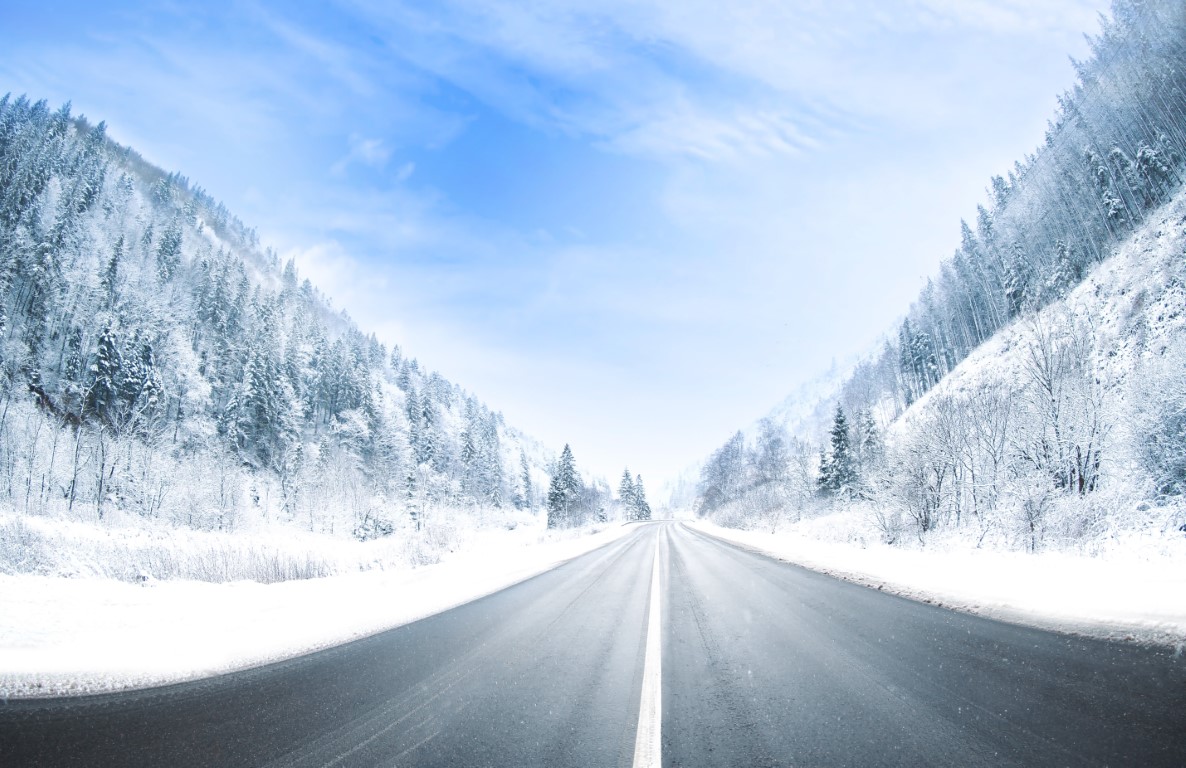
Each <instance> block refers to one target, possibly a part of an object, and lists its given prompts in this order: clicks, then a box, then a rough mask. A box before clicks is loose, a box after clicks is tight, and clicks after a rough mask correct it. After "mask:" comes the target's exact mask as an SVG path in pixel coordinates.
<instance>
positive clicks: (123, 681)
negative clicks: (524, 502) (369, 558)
mask: <svg viewBox="0 0 1186 768" xmlns="http://www.w3.org/2000/svg"><path fill="white" fill-rule="evenodd" d="M631 530H633V526H625V525H610V526H608V527H606V528H605V529H604V530H601V531H597V532H594V533H589V532H588V531H582V532H580V533H581V534H584V535H580V534H578V532H575V531H574V532H564V533H558V532H543V531H541V530H540V529H539V528H529V527H526V526H521V527H519V528H517V529H516V530H514V531H506V530H502V531H499V530H488V531H485V532H482V533H480V534H478V535H476V536H475V537H474V539H473V540H472V541H471V542H469V544H468V546H466V547H465V548H464V549H463V550H460V551H458V552H456V553H454V554H453V555H451V556H449V557H448V558H446V559H445V560H444V561H443V562H441V563H438V564H435V565H427V566H422V567H419V568H407V569H401V570H396V571H380V570H372V571H365V572H360V573H354V574H349V575H338V576H329V577H326V578H319V579H305V580H298V581H284V582H280V583H276V584H260V583H257V582H246V581H243V582H232V583H223V584H212V583H205V582H197V581H148V582H145V583H144V584H129V583H125V582H121V581H115V580H113V579H104V578H93V577H92V578H61V577H52V576H32V575H17V576H0V697H3V698H9V697H40V696H64V695H76V694H89V693H103V692H111V691H117V690H127V689H132V688H145V687H150V686H155V685H163V684H167V683H175V682H181V681H184V680H193V679H197V678H201V677H208V676H211V675H217V674H222V673H225V672H231V671H234V670H240V669H246V668H249V667H254V666H258V665H261V664H266V663H269V662H273V661H279V660H282V659H287V658H291V657H294V656H299V655H301V654H303V653H307V652H310V651H314V650H318V649H321V648H328V647H331V646H334V645H338V644H341V643H344V642H348V641H350V640H354V639H357V638H360V637H364V636H367V635H371V634H374V633H376V632H380V631H382V630H385V629H390V628H392V627H397V626H400V625H403V624H407V623H409V622H412V621H415V620H417V619H421V618H424V617H426V616H430V615H432V614H435V613H440V612H441V611H444V610H447V609H449V608H452V607H454V606H457V605H460V604H462V603H466V602H469V601H471V600H475V599H477V598H479V597H482V596H485V595H488V594H491V593H493V592H497V591H498V590H500V589H504V588H506V587H509V586H511V585H513V584H516V583H518V582H521V581H523V580H525V579H528V578H530V577H532V576H535V575H537V574H540V573H543V572H544V571H547V570H550V569H552V568H554V567H556V566H558V565H560V564H562V563H564V562H566V561H568V560H571V559H572V558H574V557H577V556H579V555H582V554H584V553H586V552H589V551H591V550H593V549H595V548H597V547H600V546H602V545H605V544H608V543H609V542H611V541H613V540H615V539H617V538H619V537H621V536H623V535H626V534H627V533H629V532H630V531H631Z"/></svg>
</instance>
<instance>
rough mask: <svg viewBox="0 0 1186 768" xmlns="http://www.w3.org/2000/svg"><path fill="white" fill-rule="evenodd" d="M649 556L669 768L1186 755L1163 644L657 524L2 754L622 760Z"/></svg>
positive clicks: (9, 721)
mask: <svg viewBox="0 0 1186 768" xmlns="http://www.w3.org/2000/svg"><path fill="white" fill-rule="evenodd" d="M656 557H657V558H658V564H659V567H658V577H659V584H660V588H659V593H658V596H659V599H660V600H661V603H660V605H661V609H662V610H661V611H660V612H658V615H659V616H661V620H660V621H659V627H660V632H661V635H660V637H659V640H660V641H661V642H660V643H659V649H660V650H659V655H660V657H661V661H660V672H659V674H658V675H654V676H653V677H654V678H655V682H657V685H658V689H657V691H658V695H659V699H658V701H657V702H652V705H653V706H655V707H656V711H657V712H661V728H660V731H661V738H660V740H659V744H658V748H657V751H656V756H658V757H659V760H660V761H661V763H662V764H663V765H667V766H718V765H719V766H733V765H746V766H784V765H785V766H833V765H834V766H845V765H849V766H918V765H966V766H973V765H994V766H996V765H1071V766H1080V765H1084V766H1091V765H1101V766H1103V765H1141V766H1183V765H1186V660H1183V659H1181V658H1179V657H1175V656H1174V654H1173V653H1172V652H1170V651H1166V650H1162V649H1152V648H1143V647H1138V646H1134V645H1124V644H1117V643H1110V642H1103V641H1095V640H1087V639H1081V638H1075V637H1069V636H1064V635H1058V634H1052V633H1049V632H1043V631H1039V630H1035V629H1028V628H1024V627H1018V626H1013V625H1009V624H1003V623H1000V622H995V621H991V620H987V619H983V618H979V617H975V616H969V615H966V614H960V613H955V612H952V611H948V610H946V609H942V608H937V607H934V606H930V605H925V604H922V603H917V602H913V601H909V600H905V599H902V598H898V597H894V596H891V595H887V594H884V593H882V592H879V591H876V590H871V589H867V588H865V587H860V586H857V585H853V584H850V583H847V582H843V581H840V580H837V579H834V578H831V577H828V576H823V575H821V574H818V573H814V572H812V571H808V570H805V569H802V568H799V567H796V566H792V565H788V564H785V563H781V562H777V561H775V560H771V559H769V558H766V557H763V556H761V555H758V554H754V553H752V552H749V551H747V550H745V549H743V548H740V547H736V546H734V545H731V544H727V543H725V542H722V541H720V540H718V539H715V538H713V537H711V536H707V535H705V534H703V533H700V532H697V531H694V530H691V529H689V528H687V527H685V526H683V525H680V524H678V523H668V522H656V523H652V524H649V525H643V526H639V528H638V530H637V531H635V532H633V533H631V534H629V535H628V536H626V537H624V538H623V539H621V540H619V541H617V542H614V543H612V544H609V545H607V546H605V547H602V548H601V549H598V550H596V551H594V552H591V553H589V554H587V555H584V556H582V557H580V558H577V559H575V560H573V561H571V562H569V563H567V564H565V565H563V566H561V567H559V568H557V569H555V570H552V571H549V572H548V573H545V574H542V575H540V576H537V577H535V578H533V579H529V580H528V581H525V582H523V583H521V584H518V585H516V586H514V587H511V588H509V589H506V590H503V591H501V592H498V593H496V594H494V595H490V596H489V597H486V598H483V599H481V600H477V601H474V602H472V603H469V604H467V605H463V606H460V607H458V608H454V609H452V610H450V611H446V612H444V613H441V614H438V615H437V616H433V617H430V618H427V619H423V620H421V621H418V622H415V623H412V624H409V625H406V626H403V627H399V628H396V629H393V630H390V631H387V632H383V633H380V634H378V635H375V636H373V637H370V638H367V639H364V640H359V641H355V642H352V643H348V644H346V645H342V646H339V647H337V648H333V649H329V650H325V651H321V652H318V653H314V654H310V655H308V656H303V657H300V658H297V659H292V660H290V661H287V662H283V663H280V664H273V665H269V666H266V667H261V668H258V669H254V670H249V671H246V672H240V673H235V674H230V675H224V676H221V677H216V678H211V679H208V680H203V681H198V682H193V683H184V684H180V685H173V686H168V687H164V688H158V689H152V690H148V691H140V692H134V693H127V694H116V695H105V696H92V697H83V698H76V699H53V700H44V701H19V700H14V701H10V702H6V703H4V704H0V766H6V767H7V766H26V765H28V766H74V765H78V766H96V765H169V766H188V765H195V766H196V765H203V766H205V765H218V766H240V765H242V766H276V767H280V766H370V765H384V766H391V765H409V766H512V765H514V766H532V765H538V766H550V767H558V766H615V765H618V766H631V765H633V762H634V760H635V759H636V747H637V746H638V745H637V743H636V742H637V736H638V733H637V732H638V729H639V723H640V722H643V723H645V722H646V717H645V711H644V712H643V713H642V715H643V716H642V717H641V718H640V700H641V701H642V702H644V704H645V702H646V701H647V699H646V697H645V696H642V688H643V681H644V666H645V664H644V662H645V661H646V660H647V636H648V632H649V630H648V625H649V621H648V619H649V617H650V616H651V603H650V601H651V599H652V594H651V584H652V580H653V578H654V576H655V569H654V567H653V566H654V564H655V558H656ZM392 598H393V599H398V598H397V596H394V595H393V596H392ZM310 620H311V621H316V620H317V617H315V616H311V617H310ZM653 654H654V652H652V658H653ZM652 705H647V706H652Z"/></svg>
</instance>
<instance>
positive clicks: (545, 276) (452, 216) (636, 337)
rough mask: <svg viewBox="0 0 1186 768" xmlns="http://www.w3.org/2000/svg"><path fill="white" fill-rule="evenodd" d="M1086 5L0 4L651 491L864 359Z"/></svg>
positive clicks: (45, 56)
mask: <svg viewBox="0 0 1186 768" xmlns="http://www.w3.org/2000/svg"><path fill="white" fill-rule="evenodd" d="M1106 6H1107V3H1106V2H1105V1H1104V0H1048V1H1045V2H1043V1H1035V2H1026V1H1023V0H996V1H995V2H989V1H988V0H963V1H962V2H959V3H952V2H945V1H944V0H881V1H877V2H874V1H873V0H868V1H867V2H856V1H855V0H834V1H833V2H820V1H816V0H810V1H804V2H790V1H789V0H780V1H774V0H734V1H733V2H730V3H719V2H701V1H700V0H683V1H682V2H670V1H669V2H659V1H657V0H636V1H635V2H624V1H623V0H597V1H594V0H571V1H569V2H530V1H529V0H518V1H513V0H507V1H505V2H504V0H471V1H469V2H459V3H454V2H441V3H427V2H398V1H396V2H392V1H389V0H384V1H382V2H381V1H380V0H340V1H338V2H324V3H289V2H274V3H269V2H248V1H244V2H225V3H217V2H211V3H202V4H197V3H194V4H187V3H180V2H172V3H170V2H158V3H122V4H121V3H116V2H112V3H89V2H79V3H70V2H61V3H58V2H52V3H47V2H38V3H31V2H23V0H8V2H6V3H5V4H4V6H3V8H0V92H5V91H11V92H14V93H27V94H28V95H29V96H30V97H32V98H46V99H48V100H50V101H51V102H52V103H54V104H55V105H56V104H58V103H61V102H64V101H67V100H69V101H71V102H72V103H73V105H74V108H75V111H76V112H80V113H84V114H86V115H87V116H88V117H90V118H92V119H94V120H105V121H106V122H107V124H108V127H109V132H110V134H111V135H112V136H113V137H114V138H116V139H117V140H119V141H121V142H123V143H126V144H130V145H131V146H133V147H134V148H136V149H137V150H138V151H140V152H141V154H143V155H144V156H145V158H147V159H148V160H150V161H152V162H154V163H156V164H158V165H160V166H162V167H164V168H166V169H168V170H177V171H180V172H181V173H183V174H184V175H186V176H188V177H189V178H190V179H191V180H192V181H193V182H194V183H196V184H199V185H201V186H202V187H204V188H205V189H207V190H208V191H209V192H210V193H211V194H213V195H214V196H215V197H216V198H218V199H220V200H222V201H223V202H225V203H226V204H227V206H228V207H229V208H230V209H231V210H232V211H234V212H235V213H236V214H237V215H238V216H239V217H240V218H241V219H243V220H244V221H245V222H247V223H248V224H251V225H255V226H256V227H257V228H258V230H259V232H260V235H261V237H262V239H263V241H264V242H265V243H267V244H270V245H272V246H273V247H275V248H276V249H277V250H278V251H280V252H281V253H282V254H284V255H286V256H292V257H294V258H295V259H296V260H297V262H298V264H299V265H300V267H301V269H302V273H303V274H305V275H306V276H308V277H310V278H311V279H312V280H313V281H314V282H315V283H317V284H318V285H319V286H320V287H322V288H323V290H324V291H325V292H326V293H328V294H329V295H330V296H331V297H333V299H334V301H335V304H336V306H338V307H342V308H345V309H347V310H348V311H349V312H350V313H351V314H352V315H353V316H354V317H355V319H356V320H358V321H359V323H360V324H361V325H362V326H363V327H364V328H365V329H368V330H372V331H375V332H376V333H377V334H378V335H379V336H380V338H383V339H384V340H386V341H389V342H398V343H400V344H401V345H403V346H404V347H405V349H407V350H408V351H409V352H410V353H411V354H413V355H415V356H417V357H419V358H420V359H421V361H422V362H423V363H424V364H425V365H427V366H428V367H429V368H430V369H437V370H440V371H441V372H442V373H443V374H445V375H446V376H448V377H449V378H451V379H453V380H455V381H457V382H459V383H460V384H462V385H463V386H465V387H467V388H468V389H470V390H472V391H474V392H476V393H477V394H478V395H479V396H481V397H482V398H483V399H484V400H486V401H487V403H488V404H490V405H491V406H492V407H494V408H496V409H500V410H502V411H503V412H504V413H505V414H506V416H507V418H508V420H509V421H510V422H511V423H513V424H515V425H517V426H519V427H521V428H523V429H525V430H526V431H528V432H530V433H532V434H534V435H536V436H537V437H539V438H540V439H542V440H544V441H545V442H547V443H548V444H550V445H552V446H554V447H556V448H559V447H560V445H562V444H563V443H565V442H570V443H571V444H572V446H573V450H574V452H575V454H576V457H577V460H578V463H579V464H580V465H582V467H583V468H585V469H586V470H587V471H588V470H591V471H592V472H594V473H601V474H604V475H606V476H607V477H610V478H613V477H616V476H617V475H618V474H619V473H620V471H621V467H622V466H623V465H624V464H629V465H630V467H631V469H632V470H634V471H637V472H641V473H642V474H643V475H644V477H645V478H647V479H648V484H649V485H651V486H652V487H655V486H656V485H657V484H658V482H659V481H660V480H661V479H663V478H664V477H669V476H671V475H672V474H674V473H675V472H678V471H679V470H680V469H682V468H683V467H685V466H687V465H688V464H689V463H691V462H694V461H696V460H698V459H700V458H702V457H703V456H704V455H705V454H707V453H708V452H710V451H711V450H713V449H714V448H715V447H716V446H717V445H719V444H720V443H721V442H723V441H724V440H725V439H726V438H727V437H728V435H729V434H731V432H732V431H733V430H735V429H736V428H738V427H741V426H745V425H746V424H748V423H749V422H751V421H753V420H754V419H756V418H757V417H759V416H761V415H762V414H763V413H765V412H766V411H767V410H769V409H770V408H771V407H772V406H773V405H774V404H775V403H777V402H778V401H779V400H781V399H782V398H783V397H784V396H785V395H786V394H787V393H789V392H791V391H792V390H794V389H796V388H797V387H798V385H799V384H800V383H802V382H803V381H805V380H808V379H811V378H814V377H815V376H816V375H818V374H820V373H822V372H823V371H824V370H826V369H827V368H828V367H829V366H830V365H832V364H833V361H846V360H850V359H851V358H852V357H853V356H854V355H857V354H860V353H862V352H865V351H867V350H869V349H870V348H872V347H873V345H875V344H876V343H877V340H878V339H879V338H880V337H881V336H882V335H883V334H884V333H885V332H886V331H888V330H890V328H891V326H892V325H893V323H894V322H895V321H896V320H897V319H898V318H899V317H900V316H901V315H902V314H903V313H904V312H905V310H906V308H907V306H908V304H909V302H910V301H911V300H912V299H913V298H914V296H915V295H916V294H917V291H918V289H919V288H920V287H921V285H922V283H923V281H924V280H925V278H926V276H928V275H930V274H933V273H934V272H935V270H936V268H937V266H938V263H939V260H940V259H941V258H944V257H946V256H948V255H949V254H950V253H951V252H952V250H953V249H954V248H955V246H956V244H957V243H958V236H959V226H958V225H959V219H960V218H961V217H964V218H971V217H972V216H973V215H974V212H975V206H976V204H977V203H979V202H982V201H983V200H984V198H985V194H984V188H985V186H986V185H987V182H988V179H989V176H990V175H992V174H997V173H1005V172H1006V171H1007V170H1008V169H1009V168H1010V167H1011V166H1012V164H1013V162H1014V160H1016V159H1018V158H1020V157H1021V156H1022V155H1023V153H1026V152H1031V151H1033V149H1034V148H1035V147H1036V146H1037V145H1038V144H1039V143H1040V141H1041V139H1042V133H1043V130H1044V127H1045V123H1046V120H1047V119H1048V118H1050V117H1051V116H1052V115H1053V111H1054V108H1055V104H1056V94H1058V93H1059V92H1061V91H1063V90H1065V89H1067V88H1068V87H1069V86H1070V85H1071V84H1072V82H1073V69H1072V67H1071V64H1070V62H1069V59H1068V56H1070V55H1073V56H1076V57H1080V58H1082V57H1085V56H1086V55H1087V46H1086V43H1085V42H1084V39H1083V33H1084V32H1094V31H1095V30H1096V29H1097V27H1098V22H1097V15H1098V13H1099V12H1101V11H1104V10H1106Z"/></svg>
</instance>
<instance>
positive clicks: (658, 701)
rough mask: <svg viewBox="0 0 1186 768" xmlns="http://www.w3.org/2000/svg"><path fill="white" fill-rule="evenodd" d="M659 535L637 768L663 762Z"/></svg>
mask: <svg viewBox="0 0 1186 768" xmlns="http://www.w3.org/2000/svg"><path fill="white" fill-rule="evenodd" d="M659 541H660V539H659V536H658V535H656V536H655V565H654V567H653V568H652V569H651V615H650V619H649V620H648V622H647V653H646V657H645V658H644V659H643V663H642V700H641V701H640V703H639V706H638V731H637V736H636V741H635V742H634V768H659V766H660V765H662V764H663V763H662V754H661V751H662V741H661V738H660V737H661V736H662V725H663V691H662V684H663V643H662V638H661V636H660V634H661V633H660V629H659V627H660V623H659V606H660V603H661V602H662V593H661V592H660V591H659Z"/></svg>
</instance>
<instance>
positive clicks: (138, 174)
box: [0, 97, 583, 572]
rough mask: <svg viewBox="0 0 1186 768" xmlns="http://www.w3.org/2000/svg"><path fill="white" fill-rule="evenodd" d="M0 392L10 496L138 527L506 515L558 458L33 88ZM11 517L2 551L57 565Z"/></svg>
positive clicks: (359, 534)
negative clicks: (335, 307) (339, 309)
mask: <svg viewBox="0 0 1186 768" xmlns="http://www.w3.org/2000/svg"><path fill="white" fill-rule="evenodd" d="M0 401H2V402H0V501H2V502H3V504H4V505H5V506H8V507H11V508H12V509H13V510H14V511H15V512H16V513H18V514H20V515H26V516H40V517H42V518H45V517H52V518H55V519H61V520H72V521H77V522H87V523H100V522H107V523H111V524H113V525H119V526H123V527H128V526H132V527H136V526H138V525H139V526H140V527H142V528H144V529H145V530H159V529H161V528H162V526H163V527H165V528H167V527H169V526H174V527H176V526H180V527H183V528H186V529H193V530H197V531H221V532H228V533H235V532H238V531H240V530H244V529H253V528H254V529H258V528H260V527H261V526H282V527H283V526H287V527H289V528H299V529H302V530H305V531H309V532H314V533H327V534H335V535H337V536H345V537H354V538H355V539H359V540H367V539H373V538H378V537H384V536H386V535H388V534H391V533H393V532H395V531H403V532H407V531H412V532H416V531H422V529H425V528H427V529H428V530H430V531H431V530H436V529H439V528H440V527H441V526H448V525H450V524H453V523H456V522H457V521H459V520H460V519H462V518H466V517H469V518H471V519H472V520H479V521H480V520H485V519H487V518H489V519H491V520H502V521H506V520H510V519H512V518H513V512H514V511H515V510H533V509H534V508H536V507H537V506H538V505H539V504H540V503H541V502H542V500H543V491H544V489H545V488H544V486H545V484H546V482H547V473H548V469H549V464H550V460H551V454H549V452H548V451H547V450H545V449H544V448H543V447H542V446H540V445H538V444H536V443H535V442H533V441H532V440H530V439H528V438H527V437H525V436H524V435H522V434H520V433H519V432H517V431H515V430H514V429H512V428H510V427H508V426H507V425H506V424H505V422H504V420H503V418H502V416H501V415H500V414H498V413H496V412H493V411H492V410H491V409H489V408H488V407H487V406H485V405H484V404H482V403H481V402H479V401H478V400H477V399H476V398H475V397H474V396H473V395H471V394H469V393H467V392H466V391H464V390H462V389H461V388H460V387H459V386H457V385H455V384H452V383H450V382H449V381H446V380H445V379H444V378H442V377H441V376H440V375H438V374H436V373H432V372H430V371H428V370H426V369H425V368H423V367H422V366H421V364H420V363H419V362H418V361H417V360H416V359H410V358H409V357H408V356H407V355H405V354H404V353H403V352H402V350H401V349H400V348H399V347H395V348H390V349H389V348H387V347H385V346H384V345H383V344H381V343H380V342H379V341H378V340H376V338H375V337H374V336H371V335H366V334H364V333H363V332H362V331H360V330H359V329H358V328H357V327H356V326H355V324H354V323H353V322H352V321H351V320H350V319H349V318H348V317H347V316H346V315H345V314H344V313H334V312H333V311H331V309H330V308H329V305H328V303H327V302H326V300H325V299H324V298H323V297H322V296H321V295H319V293H318V291H317V289H316V288H314V287H313V286H312V285H311V284H310V283H309V282H308V281H307V280H302V279H301V278H300V277H299V275H298V274H297V271H296V269H295V268H294V265H293V264H292V263H291V262H289V263H286V264H281V263H280V261H279V259H278V257H277V255H276V254H275V253H273V252H272V251H270V250H268V249H263V248H261V247H260V245H259V241H258V238H257V236H256V233H255V232H254V231H252V230H251V229H248V228H247V227H245V226H244V225H243V224H242V223H241V222H239V221H238V220H237V219H235V218H234V217H233V216H231V215H230V214H229V213H228V211H227V210H226V208H225V207H223V206H222V205H220V204H218V203H216V202H215V201H214V200H213V199H212V198H211V197H210V195H208V194H206V193H205V192H204V191H203V190H202V189H200V188H198V187H195V186H193V185H191V184H190V183H189V182H188V181H187V180H186V179H185V178H183V177H181V176H178V175H176V174H172V175H169V174H165V173H163V172H162V171H160V170H159V169H157V168H155V167H153V166H151V165H149V164H148V163H146V162H145V161H144V160H142V159H141V158H140V157H139V156H138V155H137V154H136V153H135V152H133V151H132V150H131V149H128V148H124V147H121V146H119V145H117V144H116V143H114V142H113V141H111V140H110V139H108V138H107V137H106V136H105V133H104V126H103V124H102V123H100V124H98V125H92V124H90V123H88V122H87V121H86V120H85V119H83V118H79V117H74V116H72V115H71V111H70V107H69V105H67V106H64V107H62V108H60V109H58V110H56V111H54V110H51V109H50V108H49V107H48V106H47V105H46V104H45V103H44V102H36V103H34V102H32V101H30V100H28V99H27V98H24V97H21V98H12V97H5V98H3V99H2V100H0ZM582 519H583V518H582ZM574 521H575V522H580V520H576V519H575V518H574ZM8 524H9V525H10V527H12V526H15V527H12V528H11V530H9V535H8V536H6V541H7V548H6V553H5V556H3V557H0V569H10V570H47V571H51V572H53V571H54V570H55V568H56V567H57V566H55V565H53V564H52V563H47V562H42V560H46V559H48V560H54V561H55V562H57V561H56V560H55V557H56V555H51V554H48V553H47V550H48V549H53V547H51V546H49V545H46V546H38V545H37V542H36V541H33V538H36V537H33V536H32V534H31V533H30V529H29V528H28V527H27V526H24V527H22V525H23V524H21V523H19V519H18V522H13V521H12V520H10V521H9V523H8ZM154 526H155V527H154ZM434 526H435V528H434ZM79 535H83V534H79ZM85 535H90V534H89V533H88V534H85ZM22 536H23V537H24V538H23V539H22V538H21V537H22ZM30 537H32V538H30ZM38 553H41V554H38Z"/></svg>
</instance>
